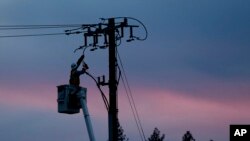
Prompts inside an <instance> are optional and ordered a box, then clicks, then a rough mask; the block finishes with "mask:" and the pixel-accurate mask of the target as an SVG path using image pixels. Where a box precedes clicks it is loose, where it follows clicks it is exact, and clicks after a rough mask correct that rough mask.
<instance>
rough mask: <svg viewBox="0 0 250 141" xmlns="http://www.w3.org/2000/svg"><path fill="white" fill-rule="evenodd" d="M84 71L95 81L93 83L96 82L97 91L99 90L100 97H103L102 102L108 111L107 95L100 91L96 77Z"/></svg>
mask: <svg viewBox="0 0 250 141" xmlns="http://www.w3.org/2000/svg"><path fill="white" fill-rule="evenodd" d="M85 73H86V74H87V75H88V76H89V77H91V78H92V79H93V80H94V81H95V83H96V85H97V88H98V89H99V91H100V92H101V95H102V99H103V102H104V104H105V107H106V109H107V111H108V110H109V102H108V100H107V97H106V96H105V94H104V92H103V91H102V89H101V87H100V85H99V84H98V82H97V81H96V79H95V78H94V77H93V75H91V74H90V73H88V72H85Z"/></svg>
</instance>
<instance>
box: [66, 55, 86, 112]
mask: <svg viewBox="0 0 250 141" xmlns="http://www.w3.org/2000/svg"><path fill="white" fill-rule="evenodd" d="M83 59H84V55H82V56H81V57H80V58H79V59H78V60H77V63H72V64H71V72H70V79H69V84H70V85H71V86H72V87H73V89H72V91H71V92H70V95H69V99H70V100H69V101H71V102H70V104H69V107H71V108H80V102H79V99H78V98H77V93H78V92H79V91H80V90H81V87H80V75H82V74H84V73H85V72H86V70H87V69H88V68H89V67H88V65H87V64H86V63H85V62H84V61H83ZM81 62H82V64H83V65H82V70H77V69H78V67H79V66H80V65H81Z"/></svg>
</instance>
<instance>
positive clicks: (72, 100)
mask: <svg viewBox="0 0 250 141" xmlns="http://www.w3.org/2000/svg"><path fill="white" fill-rule="evenodd" d="M57 98H58V99H57V103H58V112H59V113H64V114H77V113H79V112H80V108H82V111H83V116H84V118H85V123H86V126H87V130H88V134H89V139H90V141H95V136H94V132H93V127H92V124H91V120H90V117H89V112H88V107H87V101H86V98H87V89H86V88H82V87H76V86H73V85H60V86H57Z"/></svg>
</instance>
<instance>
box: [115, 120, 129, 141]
mask: <svg viewBox="0 0 250 141" xmlns="http://www.w3.org/2000/svg"><path fill="white" fill-rule="evenodd" d="M117 124H118V141H128V138H127V137H126V135H125V134H124V130H123V129H122V126H121V125H120V122H119V121H118V122H117Z"/></svg>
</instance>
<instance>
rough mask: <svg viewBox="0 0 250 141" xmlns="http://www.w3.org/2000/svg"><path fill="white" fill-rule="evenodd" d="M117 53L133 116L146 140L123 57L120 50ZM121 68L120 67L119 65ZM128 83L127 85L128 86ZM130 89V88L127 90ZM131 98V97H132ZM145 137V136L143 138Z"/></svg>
mask: <svg viewBox="0 0 250 141" xmlns="http://www.w3.org/2000/svg"><path fill="white" fill-rule="evenodd" d="M117 55H118V60H119V62H120V64H121V67H122V72H123V75H124V78H125V82H126V83H125V82H124V78H123V75H122V76H121V79H122V82H123V85H124V88H125V91H126V94H127V97H128V99H129V103H130V107H131V110H132V112H133V116H134V118H135V121H136V124H137V128H138V130H139V133H140V136H141V139H142V140H143V139H144V141H146V136H145V133H144V130H143V127H142V124H141V120H140V117H139V114H138V110H137V108H136V105H135V101H134V98H133V95H132V91H131V89H130V86H129V83H128V79H127V76H126V73H125V69H124V67H123V63H122V60H121V57H120V55H119V52H118V51H117ZM118 68H119V67H118ZM126 85H127V87H126ZM127 89H128V90H127ZM130 98H131V99H130ZM138 125H139V126H138ZM142 137H143V138H142Z"/></svg>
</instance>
